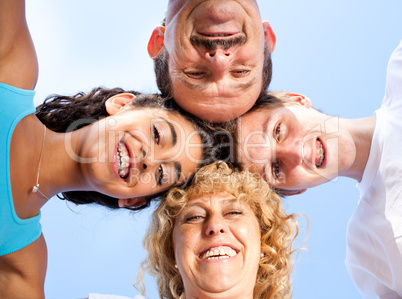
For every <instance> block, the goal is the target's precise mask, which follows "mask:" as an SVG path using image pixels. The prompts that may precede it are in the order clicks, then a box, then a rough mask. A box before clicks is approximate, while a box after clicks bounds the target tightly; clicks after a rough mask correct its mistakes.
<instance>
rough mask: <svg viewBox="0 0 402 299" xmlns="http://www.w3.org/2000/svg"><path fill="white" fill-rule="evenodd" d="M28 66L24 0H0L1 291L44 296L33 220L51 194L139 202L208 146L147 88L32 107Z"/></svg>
mask: <svg viewBox="0 0 402 299" xmlns="http://www.w3.org/2000/svg"><path fill="white" fill-rule="evenodd" d="M37 75H38V66H37V59H36V54H35V49H34V46H33V43H32V40H31V37H30V33H29V30H28V27H27V25H26V20H25V3H24V1H22V0H0V101H1V103H2V109H1V111H0V114H1V118H2V120H1V124H0V142H1V144H2V145H1V146H0V149H1V151H2V152H1V155H0V157H1V159H0V163H2V165H1V167H0V173H1V184H0V196H1V199H0V298H43V297H44V291H43V284H44V278H45V273H46V260H47V250H46V244H45V240H44V237H43V235H42V232H41V226H40V223H39V219H40V208H41V207H42V206H43V205H44V204H45V203H46V202H47V201H48V200H49V198H50V197H52V196H54V195H56V194H59V193H62V194H63V197H64V198H65V199H68V200H71V201H73V202H75V203H77V204H81V203H91V202H96V203H99V204H102V205H106V206H109V207H112V208H118V207H125V208H133V209H139V208H143V207H145V206H147V204H149V201H150V200H151V198H153V197H155V196H158V195H160V194H161V193H163V192H165V191H167V190H168V189H169V188H171V187H173V186H178V185H182V184H184V183H185V182H186V181H187V180H188V179H189V178H190V177H191V176H192V175H193V174H194V173H195V170H196V169H197V168H198V167H199V166H200V165H201V164H202V163H203V162H208V159H206V157H207V156H209V154H208V151H209V150H210V149H211V147H209V146H207V145H206V144H210V142H211V138H210V135H208V134H207V132H206V131H204V130H203V129H202V128H201V127H200V126H199V125H197V124H196V123H194V122H191V121H190V119H189V118H188V117H185V116H182V115H180V114H179V113H178V112H176V111H175V110H174V109H171V108H169V107H167V104H166V103H164V102H163V101H161V100H160V99H159V98H158V96H156V95H151V96H147V95H138V94H137V93H133V92H124V91H123V90H121V89H112V90H108V89H95V90H93V91H92V92H90V93H89V94H88V95H85V94H83V93H80V94H77V95H76V96H73V97H61V96H53V97H51V98H49V99H48V100H47V101H46V102H45V103H44V104H43V105H41V106H40V107H38V109H37V110H36V109H35V108H34V106H33V96H34V91H33V88H34V87H35V84H36V80H37ZM35 111H36V115H35V114H34V113H35ZM204 160H205V161H204Z"/></svg>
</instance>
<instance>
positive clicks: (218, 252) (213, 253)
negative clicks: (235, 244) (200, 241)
mask: <svg viewBox="0 0 402 299" xmlns="http://www.w3.org/2000/svg"><path fill="white" fill-rule="evenodd" d="M236 254H237V252H236V251H235V250H233V249H231V248H221V249H212V250H208V251H206V252H205V253H203V254H202V256H201V258H202V259H203V260H213V259H228V258H230V257H233V256H235V255H236Z"/></svg>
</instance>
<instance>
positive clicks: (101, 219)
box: [27, 0, 402, 299]
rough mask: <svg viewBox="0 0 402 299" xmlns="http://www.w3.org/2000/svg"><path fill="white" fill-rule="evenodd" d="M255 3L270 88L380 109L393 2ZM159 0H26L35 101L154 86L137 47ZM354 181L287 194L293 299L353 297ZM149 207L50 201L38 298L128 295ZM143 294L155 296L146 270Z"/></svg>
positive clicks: (395, 19) (357, 109)
mask: <svg viewBox="0 0 402 299" xmlns="http://www.w3.org/2000/svg"><path fill="white" fill-rule="evenodd" d="M258 3H259V5H260V11H261V15H262V19H263V20H269V21H270V22H271V25H272V27H273V29H274V31H275V32H276V35H277V47H276V49H275V52H274V53H273V63H274V76H273V81H272V84H271V87H270V89H272V90H278V89H280V90H283V89H287V90H291V91H295V92H299V93H303V94H305V95H307V96H309V97H310V99H311V100H312V102H313V105H314V106H315V107H316V108H319V109H322V110H323V111H324V112H326V113H328V114H331V115H337V116H340V117H344V118H360V117H365V116H370V115H372V114H373V112H374V111H375V110H376V109H377V108H379V107H380V104H381V101H382V98H383V94H384V85H385V74H386V66H387V62H388V59H389V56H390V55H391V53H392V51H393V50H394V48H395V47H396V46H397V45H398V43H399V41H400V40H401V38H402V34H401V29H402V18H401V17H400V13H401V12H402V1H401V0H365V1H363V0H354V1H350V0H327V1H318V0H304V1H300V0H264V1H263V0H260V1H258ZM166 6H167V0H163V1H162V0H149V1H139V0H115V1H113V3H112V1H106V0H86V1H82V0H69V1H60V0H56V1H54V0H35V1H34V0H27V17H28V22H29V25H30V28H31V33H32V36H33V39H34V42H35V45H36V49H37V53H38V58H39V65H40V77H39V81H38V85H37V88H36V90H37V97H36V103H37V104H38V103H40V102H41V101H42V100H43V99H44V97H45V96H46V95H48V94H52V93H61V94H73V93H75V92H77V91H81V90H83V91H88V90H90V89H91V88H92V87H95V86H100V85H102V86H106V87H116V86H120V87H124V88H129V89H136V90H138V91H142V92H154V91H156V90H157V89H156V84H155V83H154V74H153V69H152V61H151V59H149V58H148V55H147V52H146V44H147V41H148V37H149V35H150V33H151V31H152V29H153V27H154V26H155V25H157V24H159V23H160V21H161V20H162V19H163V16H164V13H165V10H166ZM340 154H342V153H340ZM60 175H62V174H60ZM355 185H356V182H355V181H353V180H350V179H346V178H340V179H336V180H334V181H333V182H329V183H327V184H325V185H322V186H319V187H316V188H313V189H311V190H308V191H307V192H306V193H305V194H303V195H299V196H295V197H290V198H288V199H287V200H286V201H285V205H286V206H287V207H288V211H293V212H298V213H303V214H304V215H306V216H307V218H308V219H309V224H308V225H309V237H308V240H307V242H306V243H305V244H304V245H305V246H306V247H307V249H308V252H302V253H301V254H300V256H299V257H298V259H297V260H296V266H295V270H294V273H293V280H294V284H293V290H294V298H326V299H329V298H334V299H335V298H359V294H358V292H357V290H356V288H355V287H354V285H353V283H352V282H351V280H350V278H349V276H348V274H347V272H346V268H345V265H344V259H345V232H346V226H347V222H348V219H349V217H350V215H351V214H352V213H353V210H354V208H355V207H356V204H357V201H358V192H357V189H356V188H355ZM149 212H150V211H146V212H142V213H139V214H135V215H133V214H132V213H128V212H126V211H120V210H119V211H113V212H110V211H108V210H106V209H104V208H96V207H76V206H74V205H73V204H69V203H66V202H65V201H60V200H58V199H57V198H53V199H52V201H51V202H49V203H48V204H47V205H46V206H45V207H44V208H43V209H42V225H43V232H44V234H45V238H46V241H47V244H48V250H49V262H48V273H47V281H46V286H45V289H46V295H47V298H57V299H63V298H83V297H86V296H88V293H93V292H98V293H105V294H118V295H124V296H128V297H134V296H135V295H137V294H138V292H137V291H136V290H135V289H134V288H133V287H132V283H133V282H134V281H135V279H136V275H137V269H138V265H139V263H140V261H141V260H142V259H143V257H144V254H143V249H142V238H143V235H144V231H145V229H146V227H147V224H148V217H149ZM302 226H304V227H305V225H304V224H303V223H302ZM147 295H148V296H149V297H150V298H157V292H156V290H155V285H154V284H153V281H152V279H148V280H147Z"/></svg>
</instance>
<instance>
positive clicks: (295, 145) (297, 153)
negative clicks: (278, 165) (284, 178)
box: [276, 141, 303, 168]
mask: <svg viewBox="0 0 402 299" xmlns="http://www.w3.org/2000/svg"><path fill="white" fill-rule="evenodd" d="M276 159H279V160H281V161H283V162H284V163H285V164H287V165H288V167H289V168H291V167H294V166H297V165H300V164H302V163H303V154H302V143H301V142H300V141H292V142H284V143H280V144H278V145H277V146H276Z"/></svg>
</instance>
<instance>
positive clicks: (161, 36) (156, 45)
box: [147, 26, 165, 59]
mask: <svg viewBox="0 0 402 299" xmlns="http://www.w3.org/2000/svg"><path fill="white" fill-rule="evenodd" d="M164 44H165V27H164V26H156V27H155V28H154V30H153V31H152V34H151V37H150V38H149V41H148V47H147V49H148V55H149V57H151V58H152V59H156V58H157V57H158V55H159V53H160V52H161V51H162V48H163V46H164Z"/></svg>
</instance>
